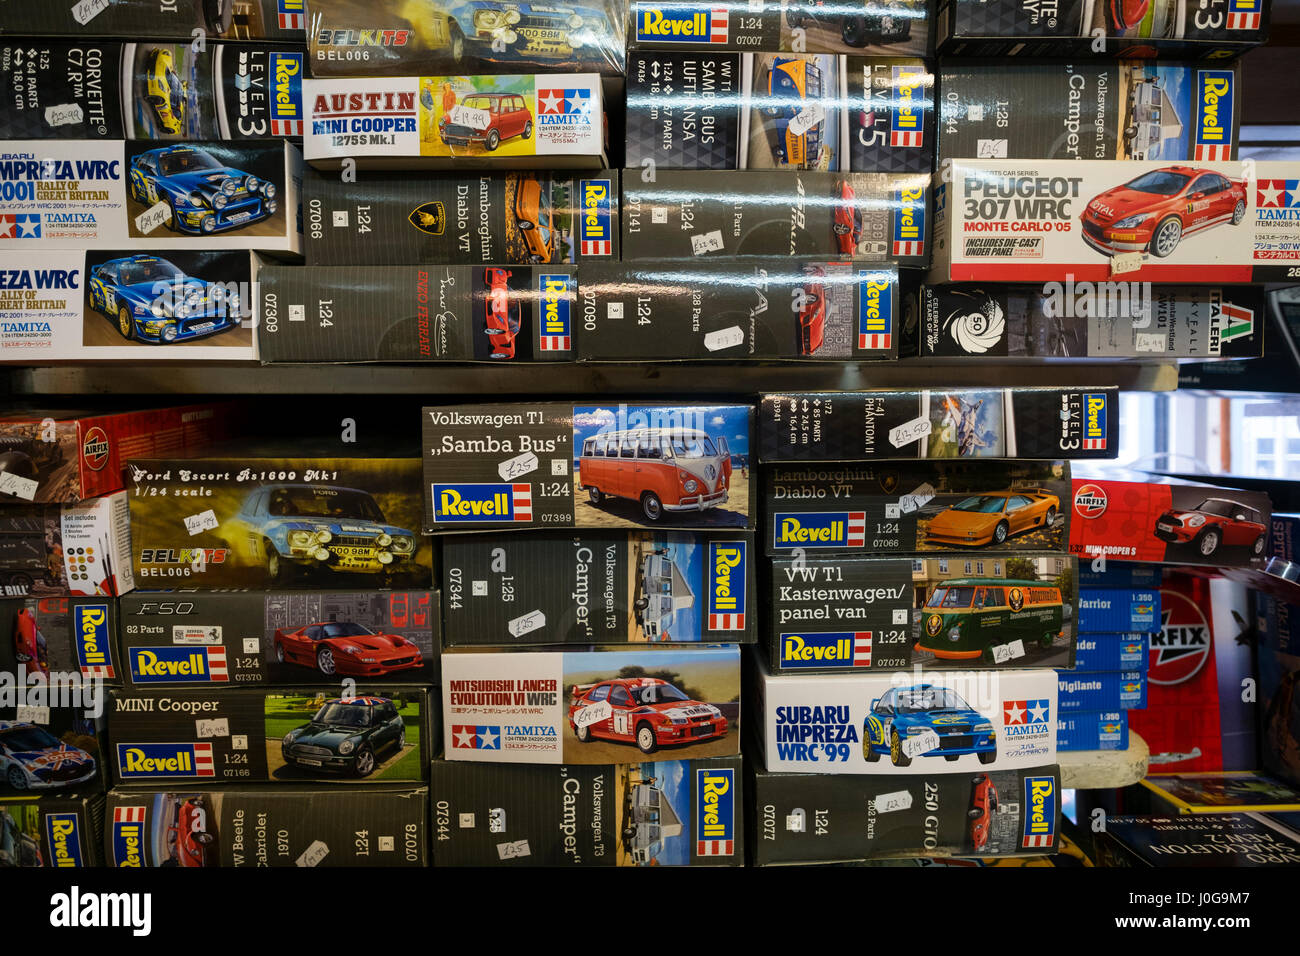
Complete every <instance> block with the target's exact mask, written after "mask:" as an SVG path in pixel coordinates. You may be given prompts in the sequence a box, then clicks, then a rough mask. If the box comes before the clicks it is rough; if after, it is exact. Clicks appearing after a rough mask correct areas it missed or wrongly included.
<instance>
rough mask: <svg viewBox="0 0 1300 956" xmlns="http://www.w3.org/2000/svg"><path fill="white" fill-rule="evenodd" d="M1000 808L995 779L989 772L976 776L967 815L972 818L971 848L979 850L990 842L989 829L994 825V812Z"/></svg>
mask: <svg viewBox="0 0 1300 956" xmlns="http://www.w3.org/2000/svg"><path fill="white" fill-rule="evenodd" d="M997 808H998V792H997V790H995V789H994V788H993V781H992V780H990V779H989V778H988V775H987V774H980V775H979V776H978V777H976V778H975V782H974V790H973V792H972V794H971V800H970V809H969V810H967V811H966V816H967V818H968V819H969V820H970V842H971V849H973V850H975V851H976V852H979V851H980V850H982V849H984V846H985V844H987V843H988V842H989V830H991V829H992V826H993V814H994V813H995V812H996V811H997Z"/></svg>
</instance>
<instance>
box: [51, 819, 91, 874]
mask: <svg viewBox="0 0 1300 956" xmlns="http://www.w3.org/2000/svg"><path fill="white" fill-rule="evenodd" d="M77 822H78V821H77V815H76V814H75V813H47V814H45V840H46V842H47V843H48V844H49V846H50V853H51V854H52V855H53V857H54V866H73V867H80V866H84V865H85V863H84V862H83V860H82V855H81V833H80V832H79V830H78V829H77Z"/></svg>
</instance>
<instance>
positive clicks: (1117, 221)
mask: <svg viewBox="0 0 1300 956" xmlns="http://www.w3.org/2000/svg"><path fill="white" fill-rule="evenodd" d="M1245 218H1246V186H1245V184H1244V183H1242V182H1241V181H1239V180H1235V179H1228V178H1227V177H1226V176H1223V175H1221V174H1220V173H1216V172H1214V171H1213V170H1208V169H1196V168H1195V167H1193V166H1165V167H1163V168H1161V169H1153V170H1151V171H1150V172H1146V173H1143V174H1142V175H1141V176H1138V177H1137V178H1136V179H1131V180H1129V181H1128V182H1127V183H1125V184H1124V185H1122V186H1116V187H1114V188H1113V189H1108V190H1106V191H1105V192H1104V193H1102V194H1101V195H1099V196H1096V197H1094V198H1093V199H1092V200H1091V201H1089V203H1088V205H1087V206H1086V207H1085V209H1084V211H1083V215H1082V216H1081V217H1080V222H1081V225H1082V232H1083V241H1084V242H1086V243H1087V244H1088V245H1089V246H1091V247H1092V248H1093V249H1095V250H1096V251H1097V252H1100V253H1101V254H1102V255H1106V256H1115V255H1119V254H1120V253H1123V252H1150V253H1151V255H1153V256H1156V257H1157V258H1160V259H1164V258H1166V257H1168V256H1170V255H1172V254H1173V252H1174V250H1175V249H1177V248H1178V243H1179V242H1180V241H1182V238H1183V237H1184V236H1190V235H1193V234H1195V233H1198V232H1200V231H1202V230H1204V229H1209V228H1210V227H1211V226H1217V225H1219V224H1220V223H1224V222H1230V223H1232V225H1234V226H1235V225H1237V224H1238V223H1240V222H1241V221H1242V220H1243V219H1245Z"/></svg>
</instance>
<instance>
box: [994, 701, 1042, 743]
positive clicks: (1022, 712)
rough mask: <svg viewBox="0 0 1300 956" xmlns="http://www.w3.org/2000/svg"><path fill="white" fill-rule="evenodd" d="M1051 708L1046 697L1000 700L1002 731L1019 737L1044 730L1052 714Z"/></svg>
mask: <svg viewBox="0 0 1300 956" xmlns="http://www.w3.org/2000/svg"><path fill="white" fill-rule="evenodd" d="M1051 710H1052V707H1051V701H1049V700H1048V699H1047V698H1038V699H1036V700H1004V701H1003V702H1002V726H1003V733H1005V734H1007V735H1008V736H1011V737H1020V736H1024V735H1026V734H1031V733H1039V732H1042V731H1045V730H1046V729H1047V725H1048V721H1049V720H1050V719H1051V716H1052V714H1051Z"/></svg>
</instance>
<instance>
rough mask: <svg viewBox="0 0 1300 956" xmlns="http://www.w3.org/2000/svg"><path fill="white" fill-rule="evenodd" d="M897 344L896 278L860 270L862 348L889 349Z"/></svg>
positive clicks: (860, 346) (859, 307) (859, 295)
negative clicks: (895, 335) (895, 325)
mask: <svg viewBox="0 0 1300 956" xmlns="http://www.w3.org/2000/svg"><path fill="white" fill-rule="evenodd" d="M893 342H894V277H893V275H892V274H890V273H888V272H872V271H869V270H867V269H859V270H858V348H859V349H863V350H876V349H888V348H890V347H891V346H892V345H893Z"/></svg>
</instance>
